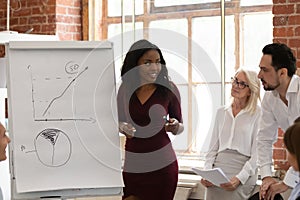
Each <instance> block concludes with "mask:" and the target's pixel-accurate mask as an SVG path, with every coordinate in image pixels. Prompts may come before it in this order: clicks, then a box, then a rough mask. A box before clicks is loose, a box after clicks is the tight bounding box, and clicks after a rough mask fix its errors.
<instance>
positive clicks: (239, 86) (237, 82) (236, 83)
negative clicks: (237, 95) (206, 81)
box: [231, 77, 249, 89]
mask: <svg viewBox="0 0 300 200" xmlns="http://www.w3.org/2000/svg"><path fill="white" fill-rule="evenodd" d="M231 84H232V85H237V86H238V88H240V89H244V88H245V87H249V85H248V84H247V83H245V82H243V81H238V79H237V78H235V77H231Z"/></svg>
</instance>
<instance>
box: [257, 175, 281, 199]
mask: <svg viewBox="0 0 300 200" xmlns="http://www.w3.org/2000/svg"><path fill="white" fill-rule="evenodd" d="M275 183H277V181H276V180H275V179H274V178H272V177H270V176H268V177H265V178H263V180H262V184H261V186H260V190H259V199H264V200H267V191H268V190H269V188H270V186H271V185H272V184H275Z"/></svg>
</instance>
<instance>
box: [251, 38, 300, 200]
mask: <svg viewBox="0 0 300 200" xmlns="http://www.w3.org/2000/svg"><path fill="white" fill-rule="evenodd" d="M262 53H263V56H262V58H261V61H260V64H259V67H260V71H259V74H258V78H259V79H260V80H261V82H262V85H263V88H264V89H265V90H266V93H265V95H264V99H263V101H262V119H261V122H260V130H259V132H258V136H257V148H258V151H257V152H258V165H259V168H260V173H261V177H262V180H263V182H262V185H261V188H260V198H261V199H264V200H272V199H274V196H275V195H276V194H277V193H281V192H284V191H286V190H287V189H288V188H289V187H294V186H295V185H296V183H297V182H299V175H298V173H297V172H295V171H294V170H293V169H292V168H290V169H289V170H288V172H287V174H286V176H285V179H284V181H283V182H277V181H276V180H275V179H273V178H272V172H271V166H272V152H273V150H272V146H273V144H274V142H276V141H277V130H278V128H281V129H282V130H283V131H285V130H286V129H287V128H288V127H289V126H290V125H292V124H293V122H294V120H295V119H296V118H297V117H298V116H299V115H300V78H299V77H298V76H297V75H295V72H296V59H295V57H294V55H293V53H292V51H291V49H290V48H289V47H288V46H286V45H285V44H280V43H273V44H268V45H266V46H265V47H264V48H263V50H262Z"/></svg>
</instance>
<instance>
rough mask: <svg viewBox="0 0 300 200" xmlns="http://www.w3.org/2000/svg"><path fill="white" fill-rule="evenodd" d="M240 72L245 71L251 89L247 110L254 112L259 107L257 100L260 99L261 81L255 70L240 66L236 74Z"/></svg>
mask: <svg viewBox="0 0 300 200" xmlns="http://www.w3.org/2000/svg"><path fill="white" fill-rule="evenodd" d="M239 73H244V74H245V76H246V78H247V80H248V85H249V89H250V91H251V94H250V97H249V98H248V101H247V105H246V107H245V108H244V110H245V111H246V112H249V113H250V114H253V113H254V112H255V111H256V108H257V101H258V100H260V82H259V79H258V77H257V73H256V72H255V71H251V70H247V69H243V68H239V69H238V70H237V71H236V73H235V76H236V75H237V74H239Z"/></svg>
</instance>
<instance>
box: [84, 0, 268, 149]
mask: <svg viewBox="0 0 300 200" xmlns="http://www.w3.org/2000/svg"><path fill="white" fill-rule="evenodd" d="M95 1H99V5H100V6H99V7H96V9H101V10H100V11H94V13H95V12H100V13H102V15H101V14H100V15H99V16H101V17H98V18H97V19H94V22H93V23H92V22H90V26H92V27H94V29H93V30H95V31H94V32H92V33H91V32H90V35H98V37H96V38H95V37H93V39H95V40H103V39H108V40H111V41H113V42H115V56H116V60H115V62H116V67H117V69H118V67H121V63H122V60H123V56H124V55H125V54H126V52H127V51H128V49H129V47H130V45H131V44H132V43H133V42H134V41H136V40H138V39H141V38H145V39H149V40H150V41H152V42H153V43H155V44H157V45H158V46H159V47H160V48H161V49H162V50H163V54H164V56H165V59H166V62H167V65H168V69H169V71H170V76H171V78H172V80H173V81H174V82H175V83H176V84H177V86H178V87H179V90H180V93H181V97H182V110H183V117H184V125H185V131H184V133H183V134H181V135H179V136H176V137H173V136H171V137H172V141H173V146H174V148H175V149H176V150H177V153H179V154H180V153H182V154H185V155H186V154H188V155H190V154H193V153H197V155H198V154H199V153H201V152H205V151H206V150H207V145H208V139H209V134H208V133H209V132H210V131H211V129H212V126H213V124H214V123H213V122H214V116H215V113H216V109H217V108H219V107H220V106H221V105H223V104H225V103H228V99H229V96H230V86H231V85H230V84H229V83H230V77H231V76H232V75H233V74H234V71H235V70H236V69H238V68H239V67H242V66H243V67H248V68H251V69H253V70H256V71H258V67H257V66H258V63H259V59H260V57H261V49H262V48H263V46H264V45H266V44H267V43H271V42H272V31H273V27H272V17H273V15H272V12H271V11H272V0H251V1H249V0H231V1H230V0H128V1H123V0H109V1H108V0H102V1H100V0H95ZM222 8H224V10H222ZM222 11H224V12H222ZM92 13H93V12H92ZM222 13H224V14H222ZM223 22H224V23H223ZM97 27H98V28H97ZM99 27H101V28H99ZM223 27H224V28H223ZM222 52H224V53H222ZM119 71H120V70H117V72H116V75H117V77H119V76H120V73H119Z"/></svg>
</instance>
